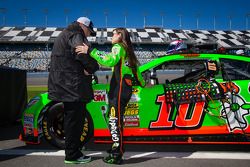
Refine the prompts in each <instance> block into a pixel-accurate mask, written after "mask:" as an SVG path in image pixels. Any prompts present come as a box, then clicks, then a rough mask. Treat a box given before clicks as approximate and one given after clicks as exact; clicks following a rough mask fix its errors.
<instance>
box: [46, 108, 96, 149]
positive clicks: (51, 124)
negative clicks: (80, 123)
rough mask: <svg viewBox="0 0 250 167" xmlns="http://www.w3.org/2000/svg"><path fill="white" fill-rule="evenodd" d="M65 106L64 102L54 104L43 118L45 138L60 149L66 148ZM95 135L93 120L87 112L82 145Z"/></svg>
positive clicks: (81, 139) (81, 138)
mask: <svg viewBox="0 0 250 167" xmlns="http://www.w3.org/2000/svg"><path fill="white" fill-rule="evenodd" d="M63 124H64V107H63V103H56V104H53V105H52V106H51V107H49V109H48V110H47V112H46V113H45V114H44V117H43V119H42V131H43V136H44V137H45V139H46V140H47V141H48V142H49V143H50V144H52V145H53V146H56V147H58V148H60V149H64V148H65V136H64V125H63ZM92 135H93V122H92V119H91V116H90V114H89V113H88V112H87V113H86V117H85V123H84V127H83V133H82V135H81V137H80V139H79V140H80V141H81V146H83V145H84V144H85V143H86V142H88V141H89V139H90V138H91V137H92Z"/></svg>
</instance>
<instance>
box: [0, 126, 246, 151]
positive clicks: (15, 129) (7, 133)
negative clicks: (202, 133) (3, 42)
mask: <svg viewBox="0 0 250 167" xmlns="http://www.w3.org/2000/svg"><path fill="white" fill-rule="evenodd" d="M20 132H21V124H20V123H15V124H12V125H7V126H1V127H0V149H1V148H4V147H2V144H1V143H4V144H6V141H7V140H14V141H12V142H14V143H17V144H14V145H15V147H12V148H11V149H31V150H33V149H34V150H38V149H42V150H47V149H48V150H50V149H51V150H60V149H58V148H56V147H54V146H52V145H50V144H49V143H48V142H47V141H46V140H45V139H42V140H41V143H40V144H38V145H30V144H29V145H26V144H25V143H24V142H20V140H19V139H18V137H19V134H20ZM19 143H22V144H19ZM110 147H111V145H110V144H95V143H94V142H93V139H92V140H90V141H89V142H88V143H87V144H86V145H85V149H86V150H87V151H104V152H105V151H106V150H107V149H109V148H110ZM125 151H131V152H153V151H155V152H195V151H244V152H250V144H249V145H219V144H218V145H214V144H211V145H200V144H182V145H177V144H175V145H174V144H165V145H161V144H126V145H125Z"/></svg>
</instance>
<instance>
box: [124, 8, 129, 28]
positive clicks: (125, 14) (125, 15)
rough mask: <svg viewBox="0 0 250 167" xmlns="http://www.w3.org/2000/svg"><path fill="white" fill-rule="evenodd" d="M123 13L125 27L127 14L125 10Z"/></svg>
mask: <svg viewBox="0 0 250 167" xmlns="http://www.w3.org/2000/svg"><path fill="white" fill-rule="evenodd" d="M123 14H124V27H125V28H126V27H127V16H128V12H127V11H125V12H124V13H123Z"/></svg>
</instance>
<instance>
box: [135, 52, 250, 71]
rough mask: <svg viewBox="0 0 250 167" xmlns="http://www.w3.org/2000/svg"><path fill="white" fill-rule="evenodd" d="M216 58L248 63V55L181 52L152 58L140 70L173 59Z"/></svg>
mask: <svg viewBox="0 0 250 167" xmlns="http://www.w3.org/2000/svg"><path fill="white" fill-rule="evenodd" d="M202 59H203V60H218V59H232V60H241V61H246V62H249V63H250V57H249V56H245V55H233V54H214V53H181V54H173V55H166V56H161V57H159V58H156V59H153V60H152V61H150V62H148V63H145V64H143V65H141V66H140V71H141V72H143V71H146V70H147V69H151V68H153V67H155V66H157V65H159V64H161V63H163V62H166V61H174V60H191V61H192V60H202Z"/></svg>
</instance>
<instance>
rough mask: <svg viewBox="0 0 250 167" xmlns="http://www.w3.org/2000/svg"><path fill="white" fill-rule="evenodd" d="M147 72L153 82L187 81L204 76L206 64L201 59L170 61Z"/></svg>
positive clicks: (193, 80)
mask: <svg viewBox="0 0 250 167" xmlns="http://www.w3.org/2000/svg"><path fill="white" fill-rule="evenodd" d="M148 73H150V80H151V82H152V83H153V84H168V83H188V82H195V81H197V80H198V79H199V78H201V77H202V76H206V65H205V61H201V60H192V61H190V60H189V61H171V62H165V63H163V64H161V65H159V66H157V67H155V68H154V69H152V70H151V71H150V72H148ZM152 83H151V84H152Z"/></svg>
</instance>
